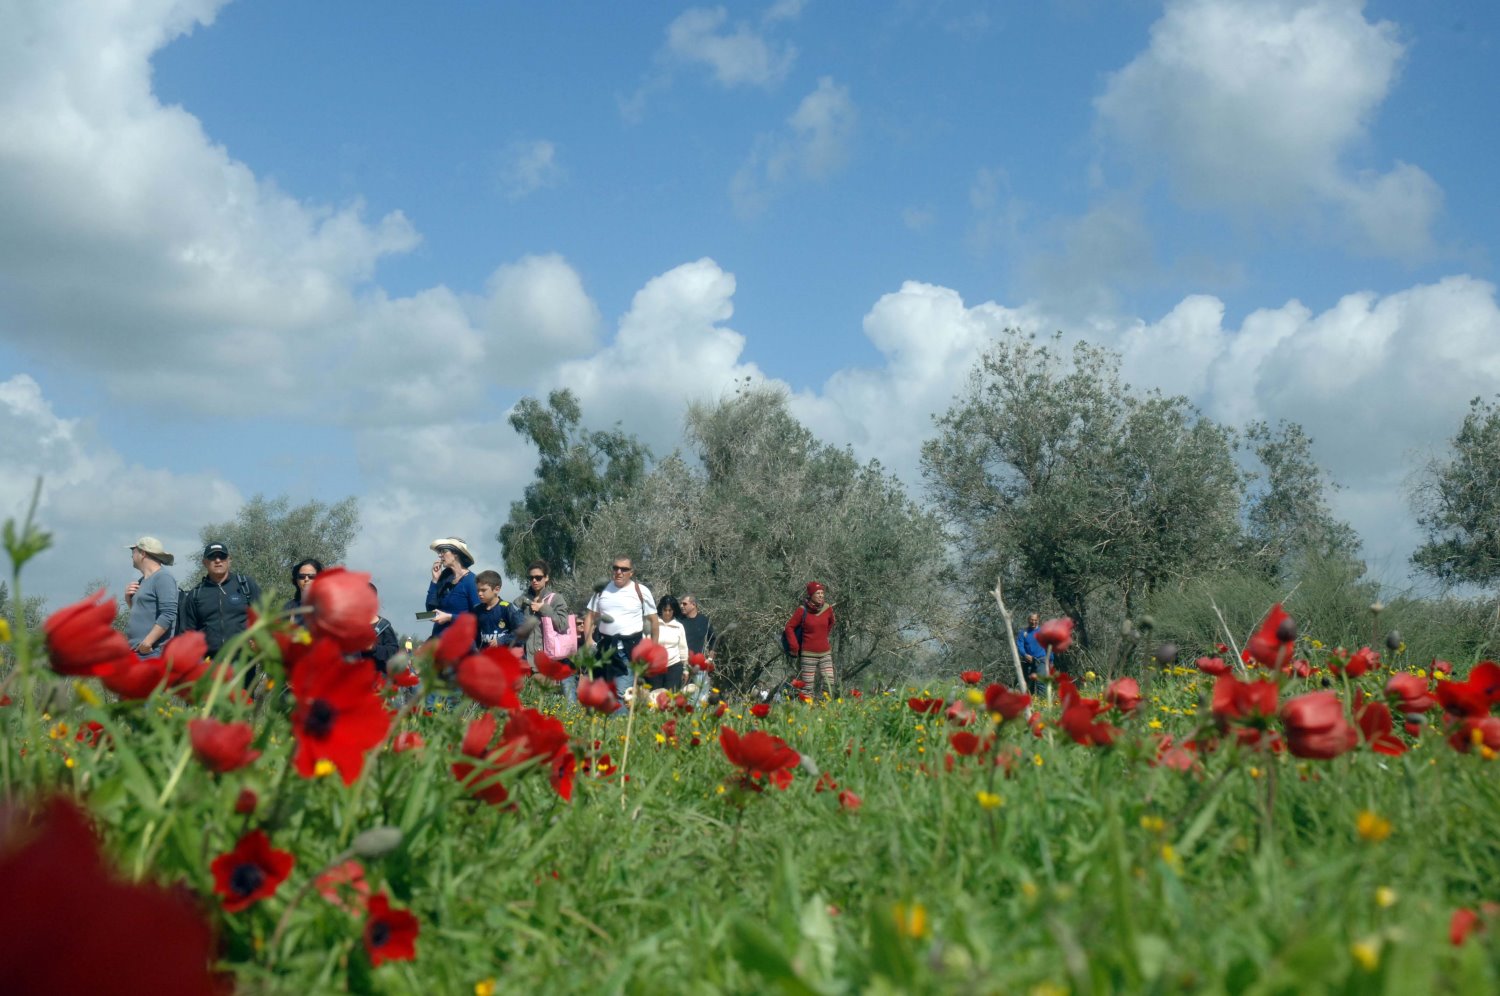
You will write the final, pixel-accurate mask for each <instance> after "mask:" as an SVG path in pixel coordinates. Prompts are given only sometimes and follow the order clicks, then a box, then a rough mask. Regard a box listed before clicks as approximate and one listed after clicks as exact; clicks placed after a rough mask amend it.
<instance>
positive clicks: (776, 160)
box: [729, 76, 859, 218]
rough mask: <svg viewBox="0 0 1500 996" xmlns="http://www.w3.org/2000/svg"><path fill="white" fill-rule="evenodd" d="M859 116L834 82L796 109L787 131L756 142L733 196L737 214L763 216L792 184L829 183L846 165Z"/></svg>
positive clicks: (825, 80)
mask: <svg viewBox="0 0 1500 996" xmlns="http://www.w3.org/2000/svg"><path fill="white" fill-rule="evenodd" d="M858 120H859V114H858V111H857V109H856V108H855V106H854V101H853V100H852V99H851V98H850V96H849V88H848V87H846V86H843V85H841V84H838V83H835V82H834V81H833V79H832V77H828V76H824V77H822V78H820V79H819V80H818V85H817V87H816V88H815V89H814V90H813V91H812V92H811V93H809V94H808V95H807V96H806V97H803V98H802V101H801V102H800V103H799V104H798V105H797V109H796V111H794V112H793V113H792V115H791V117H789V118H787V127H786V128H785V129H784V130H783V131H780V132H768V133H765V134H762V135H760V136H759V137H758V138H757V139H756V140H755V145H754V147H753V148H752V149H751V151H750V156H749V158H748V159H747V160H746V161H745V163H744V165H742V166H741V167H740V168H739V170H738V171H737V172H736V173H735V175H734V179H733V180H732V181H731V182H730V185H729V194H730V198H731V200H732V201H733V202H734V208H735V211H736V212H737V213H738V214H739V215H740V216H741V217H745V218H749V217H754V216H755V215H758V214H760V213H761V212H763V211H764V210H765V209H766V208H767V207H768V206H769V204H770V202H771V201H772V200H773V199H774V198H775V197H776V196H777V195H778V194H779V193H780V192H781V191H782V190H784V189H785V188H786V187H787V186H788V185H790V184H792V183H795V182H800V181H808V180H825V179H827V178H828V177H830V176H832V175H833V174H834V173H836V172H838V171H839V170H840V169H842V168H843V166H844V164H845V163H847V162H848V159H849V152H850V146H851V145H852V143H853V139H854V132H855V126H856V124H857V123H858Z"/></svg>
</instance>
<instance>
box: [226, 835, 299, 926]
mask: <svg viewBox="0 0 1500 996" xmlns="http://www.w3.org/2000/svg"><path fill="white" fill-rule="evenodd" d="M296 863H297V859H296V858H295V857H294V856H293V855H292V852H290V851H278V850H276V849H275V848H273V847H272V846H271V841H270V838H268V837H267V836H266V832H265V831H264V830H251V831H250V832H249V833H247V834H245V836H243V837H241V838H240V840H239V843H237V844H235V845H234V850H232V851H230V852H229V853H228V854H221V855H219V856H218V857H217V858H214V863H213V865H211V866H210V870H211V871H212V872H213V873H214V891H215V892H217V893H218V894H219V895H221V896H223V897H224V912H226V913H238V912H239V911H240V910H242V909H244V908H245V907H247V906H249V905H251V904H252V903H257V902H259V901H260V900H262V899H265V898H266V897H267V896H270V895H272V894H273V893H275V891H276V890H277V889H278V888H279V887H280V886H281V883H282V882H284V881H286V877H287V876H288V875H290V874H291V873H292V866H293V865H295V864H296Z"/></svg>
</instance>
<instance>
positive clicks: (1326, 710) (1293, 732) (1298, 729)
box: [1281, 691, 1359, 760]
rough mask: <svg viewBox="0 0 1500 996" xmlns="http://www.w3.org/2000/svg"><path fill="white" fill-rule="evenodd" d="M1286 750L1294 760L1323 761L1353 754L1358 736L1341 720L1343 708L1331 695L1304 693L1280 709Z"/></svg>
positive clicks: (1331, 693) (1334, 696)
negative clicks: (1351, 751)
mask: <svg viewBox="0 0 1500 996" xmlns="http://www.w3.org/2000/svg"><path fill="white" fill-rule="evenodd" d="M1281 722H1282V727H1283V729H1284V730H1285V731H1286V744H1287V749H1288V750H1290V751H1291V752H1292V753H1293V754H1294V755H1296V756H1297V757H1309V758H1318V759H1323V760H1326V759H1328V758H1331V757H1338V756H1339V755H1340V754H1342V753H1344V752H1345V751H1349V750H1353V749H1354V745H1355V744H1357V743H1359V734H1358V733H1357V732H1356V731H1355V729H1354V727H1353V726H1350V725H1349V721H1348V720H1347V719H1346V718H1345V717H1344V704H1343V703H1342V702H1340V701H1339V697H1338V696H1337V695H1335V694H1334V693H1333V692H1329V691H1321V692H1308V693H1307V694H1306V695H1299V696H1297V697H1296V698H1294V699H1290V700H1288V701H1287V702H1286V703H1285V704H1284V705H1283V706H1282V707H1281Z"/></svg>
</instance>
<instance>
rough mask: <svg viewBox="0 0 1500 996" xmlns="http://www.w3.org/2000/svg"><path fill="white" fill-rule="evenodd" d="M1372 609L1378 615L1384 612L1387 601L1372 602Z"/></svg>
mask: <svg viewBox="0 0 1500 996" xmlns="http://www.w3.org/2000/svg"><path fill="white" fill-rule="evenodd" d="M1370 611H1371V612H1372V613H1374V614H1375V615H1377V616H1378V615H1380V614H1381V613H1382V612H1384V611H1385V603H1384V602H1371V603H1370Z"/></svg>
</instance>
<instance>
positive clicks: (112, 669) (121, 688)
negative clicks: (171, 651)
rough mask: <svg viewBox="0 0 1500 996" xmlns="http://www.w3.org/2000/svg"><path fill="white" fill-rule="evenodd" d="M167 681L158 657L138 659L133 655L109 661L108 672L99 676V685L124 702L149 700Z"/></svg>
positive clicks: (165, 670)
mask: <svg viewBox="0 0 1500 996" xmlns="http://www.w3.org/2000/svg"><path fill="white" fill-rule="evenodd" d="M166 680H167V668H166V665H165V664H163V663H162V660H161V658H160V657H147V658H144V659H143V658H140V657H137V656H136V655H135V654H133V653H132V654H131V655H130V656H128V657H121V658H120V659H119V660H115V661H111V662H110V665H109V670H107V671H105V672H103V673H102V674H100V675H99V683H100V684H102V685H103V686H104V687H105V688H108V689H109V690H110V691H111V692H114V693H115V694H116V695H118V696H119V697H120V698H122V699H124V700H125V701H126V702H138V701H140V700H141V699H145V698H149V697H150V695H151V693H152V692H154V691H156V689H157V688H158V687H160V686H161V685H162V684H163V683H164V682H165V681H166Z"/></svg>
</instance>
